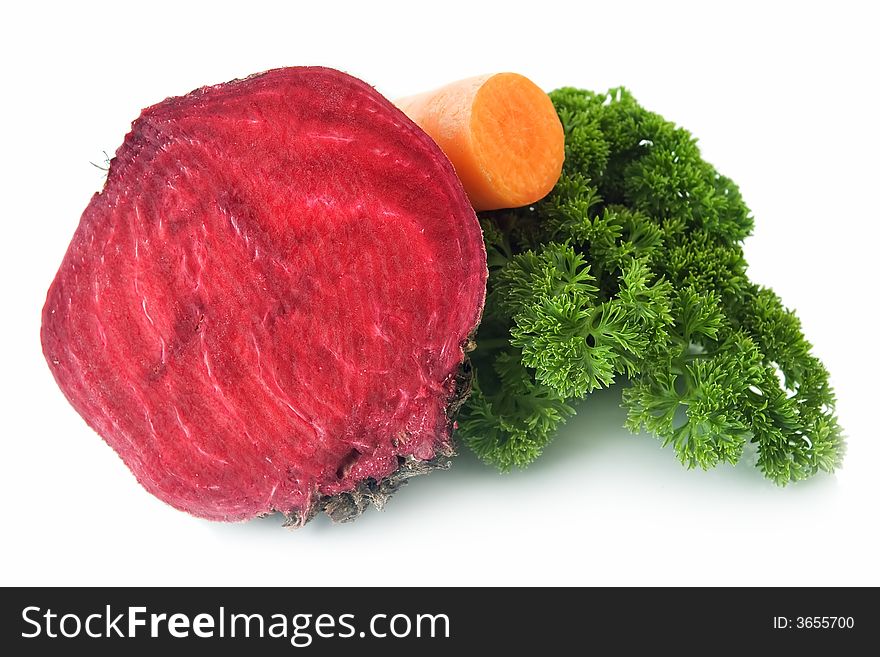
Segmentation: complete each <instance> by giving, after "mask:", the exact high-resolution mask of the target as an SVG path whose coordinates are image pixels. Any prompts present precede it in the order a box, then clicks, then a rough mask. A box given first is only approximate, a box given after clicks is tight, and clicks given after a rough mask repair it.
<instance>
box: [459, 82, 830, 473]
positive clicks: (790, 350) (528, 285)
mask: <svg viewBox="0 0 880 657" xmlns="http://www.w3.org/2000/svg"><path fill="white" fill-rule="evenodd" d="M550 97H551V98H552V100H553V103H554V105H555V107H556V109H557V111H558V113H559V116H560V118H561V120H562V124H563V126H564V128H565V167H564V171H563V174H562V177H561V179H560V180H559V182H558V184H557V185H556V187H555V189H554V190H553V192H552V193H551V194H550V195H549V196H547V197H546V198H545V199H543V200H542V201H541V202H540V203H537V204H535V205H532V206H529V207H524V208H520V209H514V210H506V211H501V212H494V213H484V214H482V215H481V222H482V226H483V231H484V235H485V240H486V246H487V250H488V259H489V268H490V277H489V284H488V299H487V303H486V309H485V312H484V319H483V323H482V325H481V327H480V330H479V333H478V340H477V343H478V345H479V347H478V349H477V351H476V352H475V353H474V354H473V355H472V359H473V362H474V364H475V369H476V371H477V379H476V382H475V384H474V394H473V396H472V398H471V400H470V401H469V402H468V404H467V405H466V406H465V408H464V410H463V412H462V415H461V418H460V420H459V424H460V429H461V430H460V435H461V437H462V439H463V440H464V442H465V443H467V445H469V446H470V447H471V448H472V449H473V450H474V451H475V452H476V453H477V454H478V455H479V456H480V457H482V458H483V459H484V460H485V461H487V462H489V463H492V464H494V465H496V466H498V467H499V468H500V469H502V470H508V469H510V468H512V467H520V466H524V465H527V464H528V463H530V462H531V461H532V460H534V459H535V458H536V457H537V456H538V455H539V454H540V453H541V450H542V449H543V448H544V447H545V446H546V445H547V443H548V442H549V441H550V440H551V439H552V436H553V432H554V431H555V430H556V429H557V428H558V427H559V425H560V424H562V423H563V422H564V421H565V420H566V419H567V418H569V417H571V416H572V415H573V414H574V412H575V407H574V405H573V402H575V401H576V400H578V399H581V398H583V397H584V396H585V395H587V394H589V393H590V392H591V391H593V390H595V389H597V388H604V387H608V386H610V385H612V384H613V383H614V382H615V381H618V380H623V381H625V382H626V383H625V384H624V387H623V405H624V406H625V408H626V409H627V412H628V418H627V422H626V425H627V427H628V428H629V429H631V430H632V431H634V432H637V431H639V430H640V429H642V428H644V429H646V430H647V431H649V432H651V433H653V434H655V435H656V436H657V437H658V438H659V440H660V441H661V443H662V444H663V445H669V446H671V447H672V448H673V449H674V450H675V453H676V455H677V456H678V458H679V460H680V461H681V462H682V463H683V464H684V465H685V466H687V467H688V468H693V467H695V466H699V467H701V468H704V469H706V468H711V467H714V466H716V465H718V464H719V463H736V462H737V461H739V460H740V458H741V457H742V456H743V453H744V448H745V447H746V445H747V444H749V443H752V444H754V445H755V446H756V448H757V466H758V467H759V468H760V469H761V471H762V472H763V473H764V474H765V475H766V476H767V477H769V478H770V479H772V480H773V481H775V482H776V483H778V484H782V485H784V484H787V483H788V482H791V481H796V480H799V479H804V478H806V477H809V476H811V475H813V474H815V473H816V472H817V471H819V470H824V471H827V472H831V471H833V470H834V468H835V467H837V466H838V465H839V464H840V462H841V458H842V455H843V451H844V443H843V437H842V433H841V428H840V426H839V425H838V422H837V419H836V417H835V415H834V394H833V392H832V390H831V388H830V387H829V383H828V372H827V371H826V370H825V368H824V367H823V365H822V363H821V362H820V361H819V360H818V359H817V358H816V357H815V356H814V355H813V353H812V351H811V346H810V344H809V343H808V342H807V340H806V339H805V337H804V335H803V333H802V331H801V327H800V323H799V321H798V319H797V317H796V316H795V315H794V313H792V312H791V311H790V310H788V309H786V308H785V306H784V305H783V303H782V301H781V300H780V299H779V297H778V296H777V295H776V294H774V293H773V291H771V290H770V289H767V288H763V287H761V286H759V285H756V284H754V283H752V282H751V281H750V280H749V279H748V276H747V274H746V262H745V260H744V259H743V252H742V248H741V242H742V240H743V239H744V238H745V237H746V236H747V235H748V234H749V233H750V232H751V230H752V216H751V213H750V212H749V209H748V208H747V207H746V205H745V204H744V202H743V200H742V198H741V196H740V193H739V190H738V189H737V187H736V185H735V184H734V183H733V182H732V181H731V180H729V179H728V178H725V177H724V176H722V175H720V174H719V173H718V172H717V171H716V170H715V169H714V168H713V167H712V166H711V165H710V164H708V163H707V162H705V161H704V160H703V159H702V158H701V157H700V152H699V149H698V148H697V145H696V140H695V139H694V138H693V137H692V136H691V135H690V133H688V132H687V131H686V130H684V129H682V128H678V127H676V126H675V125H673V124H672V123H670V122H669V121H666V120H664V119H663V118H662V117H660V116H658V115H657V114H654V113H652V112H648V111H646V110H645V109H643V108H642V107H640V106H639V105H638V104H637V103H636V101H635V100H634V98H633V97H632V95H631V94H630V93H629V92H628V91H626V90H625V89H622V88H621V89H613V90H611V91H610V92H608V93H606V94H596V93H592V92H589V91H582V90H578V89H573V88H565V89H559V90H558V91H555V92H553V93H551V94H550Z"/></svg>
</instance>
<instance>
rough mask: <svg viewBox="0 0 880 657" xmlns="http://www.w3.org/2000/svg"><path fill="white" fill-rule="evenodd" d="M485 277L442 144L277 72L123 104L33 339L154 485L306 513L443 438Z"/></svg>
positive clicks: (191, 504)
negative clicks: (126, 124) (127, 124)
mask: <svg viewBox="0 0 880 657" xmlns="http://www.w3.org/2000/svg"><path fill="white" fill-rule="evenodd" d="M485 283H486V260H485V252H484V248H483V242H482V237H481V234H480V228H479V224H478V222H477V219H476V217H475V215H474V212H473V210H472V209H471V207H470V204H469V203H468V200H467V197H466V196H465V193H464V191H463V190H462V188H461V185H460V183H459V181H458V179H457V178H456V176H455V173H454V171H453V169H452V166H451V165H450V164H449V162H448V160H447V159H446V157H445V156H444V155H443V154H442V153H441V151H440V150H439V148H438V147H437V146H436V145H435V144H434V142H433V141H432V140H431V139H430V138H429V137H428V136H427V135H425V134H424V133H423V132H422V131H421V130H420V129H419V128H418V127H416V126H415V125H414V124H413V123H412V122H410V121H409V119H407V118H406V117H405V116H404V115H403V114H402V113H401V112H399V111H398V110H397V109H396V108H394V106H393V105H392V104H391V103H389V102H388V101H387V100H385V99H384V98H383V97H382V96H380V95H379V94H378V93H377V92H375V91H374V90H373V89H372V88H371V87H369V86H368V85H366V84H364V83H363V82H361V81H359V80H357V79H355V78H352V77H350V76H348V75H346V74H344V73H340V72H339V71H334V70H331V69H324V68H288V69H278V70H274V71H269V72H267V73H264V74H260V75H257V76H253V77H250V78H247V79H244V80H238V81H234V82H230V83H227V84H221V85H217V86H213V87H206V88H202V89H199V90H197V91H194V92H192V93H191V94H189V95H187V96H184V97H180V98H170V99H168V100H165V101H163V102H161V103H159V104H157V105H154V106H153V107H150V108H148V109H146V110H144V111H143V113H142V114H141V116H140V118H138V119H137V120H136V121H135V122H134V123H133V124H132V129H131V132H130V133H129V134H128V135H127V136H126V139H125V141H124V143H123V144H122V146H121V147H120V148H119V150H118V151H117V153H116V157H115V159H114V160H113V161H112V163H111V166H110V171H109V175H108V179H107V183H106V185H105V187H104V190H103V191H102V192H101V193H99V194H96V195H95V196H94V197H93V198H92V200H91V202H90V204H89V206H88V207H87V208H86V210H85V212H84V213H83V215H82V218H81V220H80V224H79V227H78V228H77V230H76V233H75V234H74V236H73V240H72V242H71V244H70V247H69V248H68V251H67V253H66V255H65V257H64V260H63V262H62V264H61V268H60V269H59V271H58V274H57V276H56V278H55V280H54V282H53V283H52V286H51V288H50V289H49V294H48V298H47V301H46V305H45V307H44V309H43V328H42V341H43V351H44V353H45V356H46V359H47V361H48V363H49V366H50V368H51V370H52V373H53V374H54V376H55V379H56V381H57V382H58V384H59V386H60V387H61V389H62V390H63V392H64V394H65V395H66V396H67V398H68V399H69V400H70V402H71V404H72V405H73V406H74V407H75V408H76V410H77V411H78V412H79V413H80V415H82V417H83V418H84V419H85V420H86V422H88V424H89V425H90V426H91V427H92V428H94V429H95V430H96V431H97V432H98V433H99V434H100V435H101V436H103V437H104V439H105V440H106V441H107V442H108V443H109V444H110V445H111V446H112V447H113V448H114V449H115V450H116V451H117V452H118V453H119V455H120V456H121V457H122V459H123V461H124V462H125V463H126V465H128V467H129V468H130V469H131V470H132V472H133V473H134V474H135V476H136V477H137V479H138V481H140V483H141V484H142V485H143V486H144V487H145V488H146V489H147V490H148V491H150V492H151V493H153V494H154V495H156V496H157V497H159V498H161V499H162V500H164V501H166V502H168V503H169V504H171V505H172V506H174V507H177V508H179V509H182V510H184V511H188V512H189V513H192V514H194V515H197V516H201V517H204V518H210V519H215V520H242V519H247V518H252V517H254V516H257V515H261V514H265V513H268V512H271V511H276V510H277V511H281V512H283V513H285V514H287V515H288V516H290V517H291V518H292V519H293V520H294V521H296V522H303V521H305V520H306V519H308V518H309V517H310V516H311V515H312V514H313V513H314V512H316V511H318V510H320V509H321V508H324V507H325V506H327V505H328V504H329V503H332V500H333V499H334V498H333V497H331V496H338V495H339V494H344V493H345V492H346V491H357V490H367V489H369V490H379V489H380V488H381V485H382V482H383V481H389V479H388V478H389V477H392V479H393V476H394V473H395V471H397V470H398V468H400V467H403V468H414V469H416V470H417V469H418V467H419V466H420V465H421V464H422V462H427V461H430V460H431V459H433V458H434V457H435V456H437V455H438V454H447V453H449V452H450V441H451V436H450V433H451V429H452V426H451V425H452V418H451V416H450V414H447V410H448V409H449V406H450V405H451V404H452V405H454V404H455V402H456V399H457V397H460V392H461V391H460V390H458V391H457V390H456V386H457V377H458V375H459V374H460V371H461V368H462V366H463V361H464V360H465V356H464V352H463V349H464V347H465V346H466V344H467V342H468V339H469V336H470V335H472V333H473V331H474V329H475V327H476V325H477V323H478V322H479V318H480V313H481V310H482V305H483V301H484V295H485ZM458 384H459V385H460V384H461V382H460V381H459V382H458ZM413 464H414V465H413ZM365 487H366V488H365Z"/></svg>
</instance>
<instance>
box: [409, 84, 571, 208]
mask: <svg viewBox="0 0 880 657" xmlns="http://www.w3.org/2000/svg"><path fill="white" fill-rule="evenodd" d="M395 103H396V105H397V106H398V107H399V108H400V109H401V110H403V111H404V112H405V113H406V115H407V116H409V118H411V119H412V120H413V121H415V122H416V123H417V124H418V125H419V126H420V127H421V128H422V129H423V130H424V131H425V132H427V133H428V134H429V135H430V136H431V137H432V138H433V139H434V141H436V142H437V144H438V145H439V146H440V148H441V149H442V150H443V152H444V153H446V156H447V157H448V158H449V159H450V160H451V161H452V164H453V166H454V167H455V170H456V173H458V177H459V178H460V179H461V182H462V184H463V185H464V189H465V191H466V192H467V194H468V197H469V198H470V201H471V204H472V205H473V206H474V209H475V210H497V209H500V208H516V207H521V206H524V205H528V204H529V203H534V202H535V201H537V200H539V199H541V198H543V197H544V196H545V195H546V194H547V193H548V192H549V191H550V190H551V189H553V186H554V185H555V184H556V181H557V180H559V175H560V173H561V171H562V160H563V158H564V137H563V132H562V124H561V123H560V122H559V117H558V116H557V114H556V110H555V109H554V108H553V103H552V102H551V101H550V98H549V96H547V94H546V93H544V92H543V91H542V90H541V89H540V88H539V87H538V86H537V85H536V84H535V83H534V82H532V81H531V80H529V79H528V78H526V77H524V76H522V75H518V74H517V73H495V74H490V75H481V76H479V77H474V78H468V79H466V80H459V81H458V82H453V83H451V84H448V85H446V86H444V87H440V88H439V89H435V90H434V91H428V92H425V93H422V94H417V95H415V96H408V97H406V98H400V99H398V100H397V101H395Z"/></svg>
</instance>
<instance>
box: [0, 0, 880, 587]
mask: <svg viewBox="0 0 880 657" xmlns="http://www.w3.org/2000/svg"><path fill="white" fill-rule="evenodd" d="M873 4H874V3H871V2H859V3H848V2H834V3H829V4H827V5H818V4H816V5H813V4H809V3H800V2H799V3H791V4H790V5H789V4H785V3H781V2H780V3H775V2H773V3H771V2H761V3H757V4H750V3H743V2H737V3H723V9H721V8H719V9H717V10H716V9H711V8H710V3H693V4H678V3H675V4H672V3H645V4H643V5H632V4H628V3H622V2H609V1H607V0H605V1H603V2H601V3H584V2H575V0H569V1H568V2H564V3H555V2H548V1H547V0H542V1H540V2H534V3H529V4H526V3H517V2H510V1H508V2H504V3H484V2H476V1H470V2H462V3H458V2H450V1H444V2H439V3H436V2H435V3H426V4H425V5H424V6H422V5H420V4H419V3H414V2H413V3H401V4H400V5H399V6H390V5H387V6H386V5H381V4H380V3H373V2H362V3H358V4H357V5H353V6H350V7H348V8H346V7H345V6H344V5H343V4H342V3H330V2H327V3H324V2H308V3H278V4H277V5H270V4H262V3H258V2H253V1H249V2H241V3H237V4H234V5H226V4H223V3H217V2H213V3H205V4H204V5H197V4H195V3H184V2H179V1H178V2H171V3H163V2H138V3H122V2H119V3H108V4H106V5H91V4H85V3H64V4H61V3H59V4H58V6H39V5H38V4H37V3H24V2H21V3H11V4H8V5H7V6H6V7H5V8H4V11H3V14H4V17H3V25H2V27H0V30H2V38H0V54H2V56H0V66H2V89H3V98H2V101H0V119H2V121H0V134H2V142H0V143H2V155H0V169H2V176H0V180H2V185H3V195H2V201H3V211H2V214H3V219H2V229H3V233H2V236H0V249H2V254H0V256H2V257H0V266H2V268H3V269H2V277H0V280H2V286H3V289H2V309H3V310H2V312H3V315H2V323H0V331H2V333H0V337H2V340H0V345H2V361H0V362H2V366H3V368H2V374H3V376H2V378H0V386H2V391H0V404H2V425H0V427H2V429H0V441H2V443H0V444H2V452H0V470H2V474H0V500H2V504H3V513H2V523H3V524H2V533H3V538H2V541H0V584H3V585H11V584H20V585H37V584H111V585H136V584H146V585H152V584H217V585H222V584H235V585H238V584H242V585H244V584H258V585H259V584H283V585H300V584H313V585H325V584H326V585H332V584H358V585H395V584H405V585H427V584H476V585H483V584H501V585H507V584H672V585H677V584H696V585H708V584H731V585H739V584H755V585H782V584H794V585H807V584H820V585H826V584H828V585H830V584H849V585H859V584H872V585H878V584H880V568H878V553H880V546H878V504H880V494H878V490H880V489H878V480H880V475H878V472H880V469H878V466H880V440H878V437H877V417H878V413H880V403H878V385H877V376H878V359H877V343H878V339H880V338H878V335H880V333H878V325H877V323H876V315H877V313H876V309H875V306H876V304H877V297H878V293H877V283H878V276H877V272H878V266H880V258H878V255H880V249H878V240H877V238H878V228H877V224H878V220H880V216H878V215H880V212H878V177H880V166H878V156H880V121H878V114H880V112H878V107H877V103H878V100H880V97H878V86H877V85H878V82H877V79H878V72H877V65H878V63H880V52H878V48H877V46H876V43H877V39H878V34H877V26H878V22H877V17H876V16H875V15H871V14H872V11H873V10H871V9H870V8H871V6H872V5H873ZM490 5H491V6H490ZM499 5H500V6H499ZM325 6H326V7H332V8H329V9H321V7H325ZM718 6H719V7H721V6H722V4H721V3H718ZM298 64H323V65H328V66H333V67H337V68H340V69H343V70H346V71H348V72H350V73H352V74H354V75H357V76H358V77H361V78H363V79H365V80H367V81H368V82H370V83H371V84H373V85H375V86H376V87H377V89H378V90H379V91H381V92H383V93H385V94H386V95H388V96H391V97H394V96H397V95H404V94H408V93H412V92H416V91H420V90H424V89H428V88H432V87H434V86H436V85H438V84H441V83H444V82H448V81H451V80H454V79H458V78H461V77H467V76H470V75H475V74H478V73H484V72H493V71H504V70H510V71H517V72H521V73H523V74H525V75H528V76H530V77H531V78H532V79H534V80H535V81H536V82H537V83H538V84H539V85H541V86H542V87H544V88H546V89H548V90H549V89H553V88H555V87H557V86H561V85H574V86H581V87H586V88H591V89H596V90H603V89H605V88H607V87H609V86H613V85H619V84H623V85H626V86H627V87H629V88H630V89H631V90H632V91H633V92H634V93H635V95H636V97H637V98H638V99H639V100H640V101H641V102H642V103H643V104H644V105H646V106H647V107H648V108H650V109H652V110H655V111H658V112H660V113H661V114H663V115H665V116H666V117H667V118H670V119H672V120H674V121H676V122H679V123H681V124H682V125H684V126H686V127H688V128H689V129H690V130H692V131H693V132H694V133H695V134H696V135H697V136H698V137H699V138H700V143H701V145H702V148H703V152H704V154H705V156H706V157H707V159H709V160H710V161H711V162H713V163H714V164H715V165H716V166H717V167H718V168H719V169H720V170H721V171H722V172H724V173H726V174H727V175H729V176H730V177H732V178H733V179H734V180H735V181H737V182H738V183H739V185H740V186H741V189H742V192H743V194H744V196H745V198H746V200H747V202H748V203H749V204H750V206H751V208H752V210H753V212H754V214H755V216H756V220H757V228H756V230H755V234H754V236H753V237H751V238H750V239H749V240H748V242H747V245H746V252H747V256H748V259H749V262H750V263H751V270H750V272H751V275H752V277H753V278H754V279H755V280H757V281H759V282H761V283H765V284H769V285H772V286H773V287H774V289H776V290H777V291H778V292H779V293H780V295H781V296H782V297H783V299H784V300H785V301H786V303H787V304H788V305H790V306H793V307H795V308H797V309H798V311H799V314H800V317H801V318H802V320H803V324H804V327H805V330H806V332H807V334H808V336H809V338H810V339H811V341H812V342H813V343H814V345H815V348H816V353H817V354H818V355H820V357H821V358H822V359H823V360H824V361H825V363H826V364H827V365H828V367H829V369H830V370H831V372H832V377H833V383H834V384H835V386H836V389H837V392H838V396H839V413H840V419H841V422H842V424H843V426H844V427H845V429H846V431H847V433H848V435H849V453H848V456H847V458H846V462H845V465H844V468H843V469H842V470H841V471H840V472H839V473H838V474H837V475H836V476H833V477H831V476H819V477H817V478H815V479H814V480H812V481H809V482H806V483H803V484H799V485H796V486H792V487H789V488H787V489H779V488H776V487H775V486H774V485H773V484H771V483H769V482H767V481H765V480H763V479H762V477H761V475H760V474H759V472H758V471H757V470H756V469H755V468H753V467H752V466H751V465H750V464H743V465H741V466H740V467H737V468H730V467H724V468H721V469H719V470H717V471H714V472H709V473H704V472H700V471H696V472H687V471H685V470H684V469H683V468H682V467H681V466H680V465H679V464H678V462H677V461H676V460H675V458H674V456H673V454H672V453H671V452H669V451H668V450H661V448H660V447H659V445H658V443H657V442H656V440H655V439H653V438H651V437H649V436H631V435H629V434H628V433H627V432H626V431H624V430H623V429H622V428H621V425H622V421H623V412H622V411H621V410H620V409H619V408H618V406H617V403H618V400H619V391H617V390H612V391H610V392H603V393H599V394H595V395H593V397H592V398H590V399H589V400H588V401H587V402H586V403H585V404H584V405H583V407H582V409H581V413H580V415H579V416H578V418H577V419H576V420H575V421H572V422H571V423H570V424H569V425H568V426H567V427H566V428H565V430H564V431H562V433H561V434H560V435H559V437H558V439H557V440H556V442H555V443H554V444H553V445H552V446H551V447H550V448H549V449H548V450H547V452H546V455H545V456H544V457H543V458H542V459H541V460H540V461H539V462H538V463H536V464H535V465H534V466H533V467H532V468H530V469H529V470H528V471H525V472H518V473H514V474H511V475H507V476H500V475H498V474H496V473H495V472H494V471H492V470H490V469H488V468H485V467H483V466H481V465H480V464H479V463H477V462H476V461H475V459H474V458H473V457H472V456H470V455H469V454H467V453H465V454H462V456H461V457H460V458H459V459H458V460H457V461H456V464H455V466H454V468H453V470H451V471H449V472H445V473H435V474H433V475H431V476H430V477H426V478H422V479H421V480H416V481H413V482H412V483H411V485H410V486H409V487H408V488H406V489H404V490H403V491H402V492H401V493H400V494H398V496H397V497H396V498H395V499H394V500H392V501H391V503H390V504H389V506H388V507H386V509H385V511H384V512H382V513H379V512H375V511H371V512H368V513H367V514H366V516H364V517H362V518H361V519H360V520H358V521H357V522H355V523H353V524H349V525H339V526H335V525H332V524H331V523H330V522H329V521H327V520H326V519H324V518H321V519H319V520H317V521H315V522H313V523H311V524H310V525H308V526H307V527H305V528H304V529H302V530H299V531H296V532H291V531H288V530H285V529H282V528H281V526H280V524H281V523H280V520H279V519H277V518H270V519H265V520H260V521H254V522H250V523H246V524H229V525H225V524H217V523H211V522H207V521H202V520H197V519H195V518H191V517H189V516H187V515H185V514H183V513H180V512H178V511H175V510H173V509H171V508H170V507H167V506H165V505H164V504H163V503H161V502H159V501H158V500H156V499H154V498H152V497H151V496H150V495H148V494H147V493H146V492H144V491H143V490H142V489H141V488H140V487H139V486H138V485H137V483H136V482H135V480H134V478H133V477H132V476H131V475H130V473H129V472H128V470H127V469H126V468H125V467H124V466H123V464H122V462H121V461H120V460H119V459H118V458H117V456H116V455H115V454H114V453H113V451H112V450H111V449H110V448H109V447H107V446H106V445H105V444H104V442H103V441H102V440H101V439H100V438H99V437H98V436H97V435H95V434H94V433H93V432H92V431H91V430H89V429H88V428H87V427H86V425H85V423H84V422H83V421H82V420H81V419H80V417H79V416H78V415H77V414H76V413H75V412H74V411H73V409H72V408H71V407H70V406H69V405H68V403H67V402H66V400H65V399H64V397H63V396H62V394H61V392H60V391H59V390H58V388H57V387H56V385H55V383H54V381H53V379H52V376H51V375H50V373H49V369H48V367H47V366H46V364H45V362H44V360H43V357H42V355H41V353H40V343H39V320H40V309H41V307H42V303H43V300H44V298H45V293H46V290H47V288H48V286H49V283H50V281H51V280H52V277H53V276H54V274H55V271H56V269H57V267H58V265H59V264H60V262H61V258H62V255H63V254H64V251H65V249H66V246H67V243H68V241H69V240H70V237H71V235H72V234H73V231H74V229H75V228H76V225H77V222H78V219H79V215H80V213H81V212H82V210H83V209H84V208H85V206H86V204H87V203H88V200H89V198H90V196H91V194H92V193H93V192H94V191H96V190H97V189H98V188H99V186H100V185H101V183H102V176H103V174H102V172H101V171H99V170H97V169H96V168H94V167H93V166H92V165H91V164H90V161H91V162H96V163H100V162H101V161H102V160H103V159H104V156H103V154H102V151H105V150H106V151H107V152H108V153H111V154H112V153H113V152H114V151H115V150H116V148H117V147H118V145H119V144H120V143H121V141H122V138H123V136H124V134H125V133H126V132H127V130H128V126H129V124H130V122H131V121H132V120H133V119H134V118H135V117H136V116H137V115H138V113H139V110H140V109H141V108H142V107H144V106H147V105H149V104H152V103H154V102H157V101H159V100H161V99H163V98H165V97H166V96H169V95H177V94H182V93H185V92H187V91H189V90H191V89H193V88H195V87H198V86H201V85H203V84H209V83H217V82H222V81H225V80H229V79H231V78H235V77H240V76H244V75H247V74H249V73H253V72H257V71H261V70H264V69H267V68H272V67H276V66H282V65H298Z"/></svg>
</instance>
